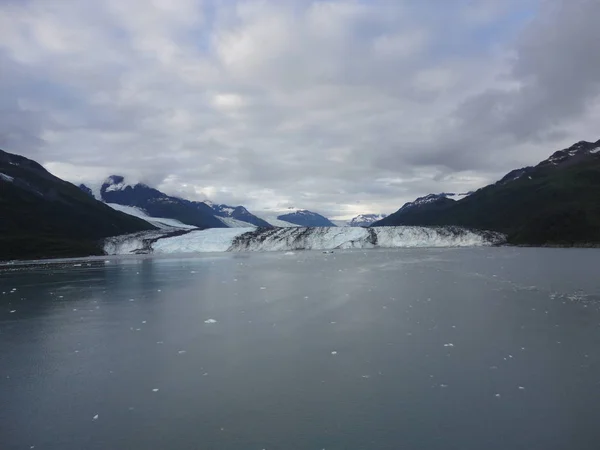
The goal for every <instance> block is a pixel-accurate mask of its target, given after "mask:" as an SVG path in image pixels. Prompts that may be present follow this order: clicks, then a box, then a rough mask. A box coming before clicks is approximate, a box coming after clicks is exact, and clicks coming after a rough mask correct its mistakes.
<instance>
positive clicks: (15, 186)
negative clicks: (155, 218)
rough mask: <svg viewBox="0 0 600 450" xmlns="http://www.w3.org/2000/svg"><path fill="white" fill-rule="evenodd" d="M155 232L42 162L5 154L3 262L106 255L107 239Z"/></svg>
mask: <svg viewBox="0 0 600 450" xmlns="http://www.w3.org/2000/svg"><path fill="white" fill-rule="evenodd" d="M151 229H154V227H153V226H152V225H150V224H148V223H147V222H145V221H143V220H140V219H138V218H135V217H131V216H129V215H127V214H123V213H121V212H118V211H115V210H113V209H112V208H110V207H109V206H107V205H105V204H103V203H102V202H99V201H97V200H95V199H93V198H91V197H90V196H89V195H86V194H85V193H83V192H82V191H81V190H80V189H79V188H77V186H74V185H72V184H71V183H68V182H66V181H63V180H61V179H60V178H58V177H55V176H54V175H52V174H51V173H50V172H48V171H47V170H46V169H44V168H43V167H42V166H41V165H40V164H38V163H37V162H35V161H32V160H30V159H27V158H25V157H23V156H19V155H14V154H11V153H7V152H4V151H2V150H0V259H16V258H19V259H29V258H46V257H72V256H88V255H101V254H103V251H102V245H101V244H100V243H99V241H100V240H101V239H103V238H106V237H109V236H116V235H120V234H125V233H133V232H137V231H144V230H151Z"/></svg>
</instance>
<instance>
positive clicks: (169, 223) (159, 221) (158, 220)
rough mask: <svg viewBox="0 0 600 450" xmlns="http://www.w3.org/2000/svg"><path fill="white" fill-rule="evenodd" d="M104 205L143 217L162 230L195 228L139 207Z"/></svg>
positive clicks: (114, 204) (115, 204)
mask: <svg viewBox="0 0 600 450" xmlns="http://www.w3.org/2000/svg"><path fill="white" fill-rule="evenodd" d="M106 205H107V206H110V207H111V208H112V209H114V210H116V211H121V212H123V213H125V214H129V215H130V216H134V217H137V218H139V219H143V220H145V221H146V222H148V223H150V224H151V225H154V226H155V227H157V228H160V229H163V230H168V229H173V228H175V229H188V230H192V229H194V228H197V227H195V226H193V225H187V224H185V223H183V222H180V221H179V220H176V219H168V218H166V217H152V216H149V215H148V214H147V213H146V211H144V210H143V209H141V208H136V207H135V206H125V205H120V204H118V203H107V204H106Z"/></svg>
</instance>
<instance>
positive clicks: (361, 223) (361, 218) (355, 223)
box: [347, 214, 386, 227]
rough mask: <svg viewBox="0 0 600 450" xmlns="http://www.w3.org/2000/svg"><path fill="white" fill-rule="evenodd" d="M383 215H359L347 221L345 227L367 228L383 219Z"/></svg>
mask: <svg viewBox="0 0 600 450" xmlns="http://www.w3.org/2000/svg"><path fill="white" fill-rule="evenodd" d="M385 217H386V215H385V214H360V215H358V216H356V217H354V218H353V219H352V220H350V221H348V223H347V226H349V227H368V226H370V225H372V224H373V223H375V222H377V221H378V220H381V219H384V218H385Z"/></svg>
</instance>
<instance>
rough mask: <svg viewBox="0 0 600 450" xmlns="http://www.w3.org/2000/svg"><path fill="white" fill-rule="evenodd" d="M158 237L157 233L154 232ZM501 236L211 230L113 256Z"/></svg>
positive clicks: (456, 242)
mask: <svg viewBox="0 0 600 450" xmlns="http://www.w3.org/2000/svg"><path fill="white" fill-rule="evenodd" d="M153 236H155V234H153ZM504 240H505V238H504V236H503V235H502V234H500V233H493V232H484V231H473V230H467V229H464V228H460V227H376V228H360V227H354V228H351V227H344V228H335V227H315V228H307V227H296V228H276V229H252V228H246V229H242V228H237V229H214V228H213V229H208V230H197V231H190V232H187V233H185V234H182V235H180V236H174V237H165V238H164V239H158V240H155V241H153V243H152V244H151V245H148V239H145V240H144V237H143V236H141V235H140V234H137V235H133V236H124V237H118V238H111V239H109V240H107V243H106V246H105V251H106V252H107V253H110V254H131V253H141V252H144V251H145V250H147V252H150V253H188V252H224V251H293V250H335V249H351V248H412V247H472V246H486V245H494V244H500V243H503V242H504Z"/></svg>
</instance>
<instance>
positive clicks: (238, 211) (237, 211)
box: [204, 201, 271, 227]
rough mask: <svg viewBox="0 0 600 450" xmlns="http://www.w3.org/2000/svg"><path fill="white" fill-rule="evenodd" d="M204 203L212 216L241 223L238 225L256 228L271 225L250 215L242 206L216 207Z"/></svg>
mask: <svg viewBox="0 0 600 450" xmlns="http://www.w3.org/2000/svg"><path fill="white" fill-rule="evenodd" d="M204 203H205V204H206V205H208V206H209V207H210V208H211V209H212V210H213V211H214V214H215V215H216V216H218V217H222V218H231V219H235V220H236V221H238V222H241V224H240V225H242V224H246V226H247V224H251V225H254V226H257V227H270V226H271V224H270V223H269V222H267V221H265V220H263V219H261V218H260V217H257V216H255V215H254V214H252V213H250V212H249V211H248V210H247V209H246V208H244V207H243V206H229V205H217V204H215V203H212V202H210V201H205V202H204ZM227 222H229V223H230V224H233V223H234V222H232V221H227ZM227 222H226V223H227Z"/></svg>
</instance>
